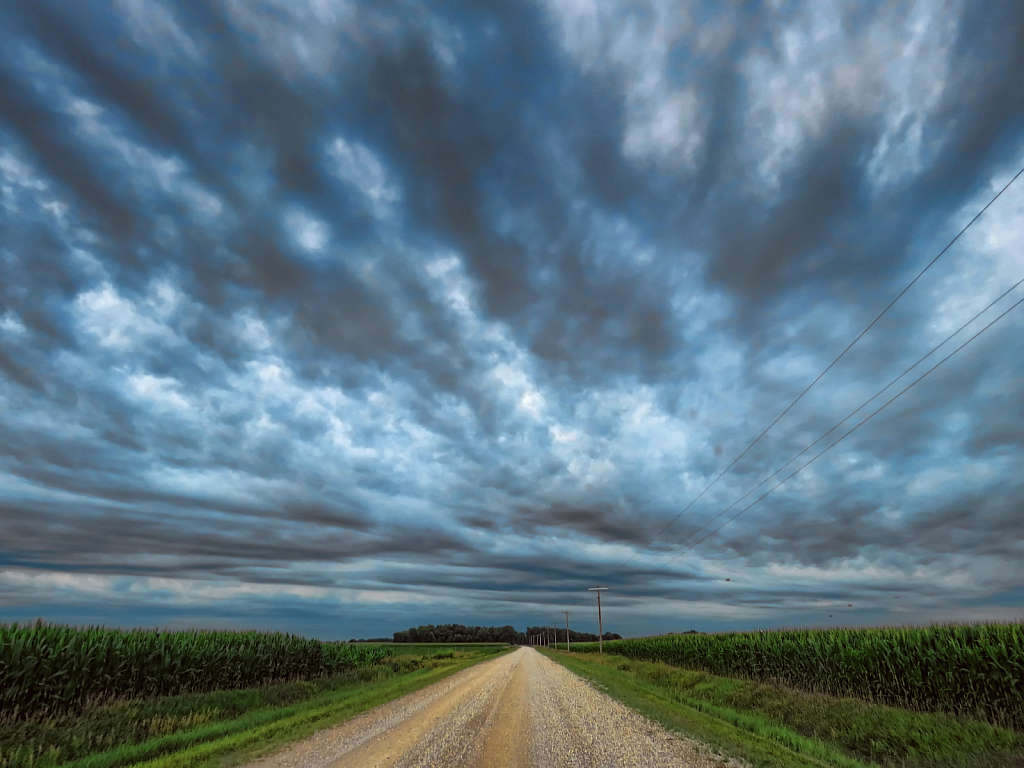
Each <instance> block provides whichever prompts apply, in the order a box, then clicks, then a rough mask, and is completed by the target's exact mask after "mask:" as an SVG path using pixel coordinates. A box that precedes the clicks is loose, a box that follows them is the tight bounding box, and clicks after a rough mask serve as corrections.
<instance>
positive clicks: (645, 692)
mask: <svg viewBox="0 0 1024 768" xmlns="http://www.w3.org/2000/svg"><path fill="white" fill-rule="evenodd" d="M540 651H541V653H542V654H543V655H544V656H546V657H548V658H550V659H552V660H553V661H556V662H558V663H559V664H561V665H562V666H564V667H565V668H567V669H568V670H570V671H571V672H574V673H575V674H577V675H579V676H580V677H582V678H583V679H584V680H587V681H588V682H589V683H590V684H592V685H594V686H595V687H596V688H597V689H598V690H600V691H602V692H603V693H606V694H607V695H609V696H611V697H612V698H613V699H617V700H618V701H620V702H622V703H623V704H625V705H626V706H628V707H631V708H632V709H634V710H636V711H637V712H639V713H640V714H642V715H644V716H645V717H647V718H649V719H650V720H652V721H654V722H656V723H658V724H659V725H661V726H662V727H663V728H666V729H667V730H669V731H672V732H675V733H678V734H680V735H682V736H685V737H687V738H690V739H695V740H697V741H701V742H704V743H705V744H707V745H709V746H710V747H711V748H713V749H714V750H716V751H719V752H721V753H722V754H724V755H727V756H730V757H734V758H738V759H740V760H742V761H744V762H746V763H748V764H750V765H752V766H754V767H755V768H822V766H835V767H836V768H866V765H865V764H864V763H861V762H859V761H857V760H853V759H851V758H849V757H846V756H845V755H843V754H841V753H840V752H838V751H837V750H835V749H833V748H832V747H830V746H829V745H827V744H824V743H823V742H819V741H816V740H813V739H807V738H805V737H802V736H799V735H798V734H796V733H793V732H786V729H783V728H773V729H772V730H771V732H770V733H755V732H752V731H751V730H748V729H746V728H743V727H741V726H740V725H737V724H736V723H735V721H734V722H729V721H728V720H727V719H724V718H723V717H716V716H715V715H713V714H710V713H708V712H702V711H699V710H697V709H695V708H693V707H691V706H688V705H687V704H685V703H683V702H680V701H677V700H675V699H674V697H672V695H671V694H670V693H669V692H668V691H666V690H664V689H661V688H658V687H656V686H654V685H651V684H649V683H646V682H644V681H642V680H638V679H637V678H636V677H634V676H632V675H630V674H629V673H628V672H624V671H621V670H619V669H617V668H615V667H613V666H608V665H606V664H601V663H600V662H597V661H592V660H590V659H587V658H582V657H580V656H577V655H575V654H571V655H570V654H566V653H563V652H551V651H548V650H544V649H540ZM720 714H725V713H720ZM739 717H741V716H739ZM786 742H788V744H787V743H786Z"/></svg>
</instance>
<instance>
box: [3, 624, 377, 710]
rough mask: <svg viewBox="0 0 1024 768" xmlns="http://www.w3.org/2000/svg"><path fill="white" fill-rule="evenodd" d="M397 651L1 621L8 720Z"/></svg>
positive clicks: (273, 677)
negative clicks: (23, 624) (11, 623)
mask: <svg viewBox="0 0 1024 768" xmlns="http://www.w3.org/2000/svg"><path fill="white" fill-rule="evenodd" d="M391 655H392V651H391V649H390V648H386V647H384V646H380V645H348V644H345V643H323V642H320V641H318V640H309V639H307V638H303V637H297V636H295V635H287V634H282V633H276V634H270V633H260V632H205V631H185V632H160V631H158V630H131V631H120V630H115V629H105V628H101V627H91V628H88V629H78V628H75V627H62V626H55V625H47V624H43V623H42V622H39V623H36V624H34V625H32V626H21V627H19V626H18V625H17V624H14V625H0V719H7V718H18V717H22V716H26V715H33V716H36V715H56V714H62V713H65V712H70V711H75V710H78V709H80V708H81V707H83V706H84V705H86V704H90V703H97V702H101V701H110V700H114V699H132V698H141V697H151V696H175V695H178V694H182V693H201V692H206V691H214V690H233V689H239V688H251V687H256V686H260V685H264V684H267V683H271V682H283V681H288V680H299V679H311V678H316V677H322V676H325V675H330V674H334V673H337V672H340V671H342V670H346V669H352V668H354V667H359V666H368V665H371V664H376V663H379V662H381V661H383V660H384V659H385V658H388V657H390V656H391Z"/></svg>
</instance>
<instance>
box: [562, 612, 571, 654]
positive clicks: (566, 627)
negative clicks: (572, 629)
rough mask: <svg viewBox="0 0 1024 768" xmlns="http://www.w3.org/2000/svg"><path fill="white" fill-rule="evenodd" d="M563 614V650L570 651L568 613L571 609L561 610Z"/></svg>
mask: <svg viewBox="0 0 1024 768" xmlns="http://www.w3.org/2000/svg"><path fill="white" fill-rule="evenodd" d="M562 613H564V614H565V650H566V651H571V650H572V648H571V647H570V645H569V614H570V613H572V611H562Z"/></svg>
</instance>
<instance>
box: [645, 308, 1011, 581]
mask: <svg viewBox="0 0 1024 768" xmlns="http://www.w3.org/2000/svg"><path fill="white" fill-rule="evenodd" d="M1021 304H1024V299H1019V300H1018V301H1017V302H1016V303H1015V304H1013V305H1011V306H1010V308H1009V309H1007V310H1006V311H1004V312H1003V313H1002V314H1001V315H999V316H998V317H996V318H995V319H994V320H992V322H990V323H989V324H988V325H986V326H985V327H984V328H982V329H981V330H980V331H978V332H977V333H976V334H974V335H973V336H971V338H969V339H968V340H967V341H965V342H964V343H963V344H961V345H960V346H959V347H957V348H956V349H954V350H953V351H952V352H950V353H949V354H948V355H946V356H945V357H944V358H942V359H941V360H940V361H939V362H937V363H936V364H935V365H933V366H932V367H931V368H929V369H928V370H927V371H925V372H924V373H922V374H921V375H920V376H918V377H917V378H916V379H914V380H913V381H912V382H910V384H908V385H907V386H906V387H904V388H903V389H902V390H900V391H899V392H898V393H897V394H896V395H894V396H893V397H892V398H891V399H889V400H888V401H887V402H886V403H885V404H883V405H882V406H881V407H880V408H878V409H877V410H875V411H873V412H872V413H871V414H869V415H868V416H867V417H866V418H865V419H863V420H862V421H861V422H859V423H858V424H857V425H856V426H855V427H854V428H853V429H851V430H850V431H849V432H847V433H846V434H844V435H843V436H842V437H840V438H839V439H838V440H836V441H835V442H833V443H832V444H831V445H829V446H828V447H827V448H825V449H823V450H822V451H821V452H819V453H818V454H816V455H815V456H814V457H813V458H812V459H811V460H810V461H808V462H807V463H805V464H803V465H802V466H800V467H799V468H798V469H797V470H796V471H794V472H793V473H792V474H791V475H789V477H787V478H786V479H785V480H782V481H781V482H779V483H778V484H777V485H775V486H774V487H772V488H771V489H770V490H769V491H768V492H767V493H765V494H763V495H762V496H760V497H758V498H757V499H755V500H754V501H752V502H751V503H750V504H748V505H747V506H746V507H744V508H743V509H741V510H740V511H739V512H737V513H736V514H735V515H733V516H732V517H730V518H729V519H728V520H726V521H725V522H724V523H722V524H721V525H720V526H718V527H717V528H715V530H713V531H710V532H709V533H708V534H707V535H706V536H704V537H703V538H701V539H700V540H699V541H696V542H694V543H693V544H691V545H690V546H689V547H687V548H686V549H684V550H683V551H682V552H680V553H679V554H677V555H676V556H675V557H673V558H672V559H671V560H669V561H667V562H666V563H664V564H663V565H661V566H660V567H658V568H655V571H660V570H662V569H663V568H665V567H666V566H668V565H669V564H671V563H673V562H675V561H676V560H678V559H679V558H680V557H682V556H683V555H685V554H686V553H687V552H689V551H690V550H692V549H693V548H694V547H696V546H698V545H700V544H701V543H702V542H704V541H706V540H707V539H708V538H710V537H711V536H713V535H714V534H716V533H718V532H719V531H720V530H722V529H723V528H724V527H725V526H727V525H728V524H729V523H731V522H732V521H733V520H735V519H736V518H738V517H739V516H740V515H742V514H743V513H744V512H746V511H747V510H748V509H750V508H751V507H753V506H754V505H755V504H757V503H758V502H760V501H761V500H762V499H764V498H766V497H767V496H770V495H771V494H772V493H773V492H774V491H775V490H776V489H777V488H779V487H780V486H781V485H783V484H784V483H785V482H786V481H788V480H789V479H790V478H792V477H793V476H795V475H797V474H798V473H799V472H801V471H802V470H804V469H805V468H807V467H808V466H810V465H811V464H813V463H814V462H815V461H817V460H818V458H820V457H821V456H822V455H823V454H825V453H827V452H828V451H830V450H831V449H832V448H833V447H835V446H836V445H837V444H838V443H840V442H842V441H843V440H845V439H846V438H847V437H849V436H850V435H852V434H853V433H854V432H856V431H857V430H858V429H860V427H862V426H863V425H864V424H866V423H867V422H868V421H870V420H871V419H872V418H873V417H874V416H876V415H877V414H878V413H880V412H881V411H882V410H884V409H885V408H886V407H887V406H888V405H890V404H891V403H892V402H893V401H894V400H896V399H897V398H899V397H900V396H901V395H903V394H904V393H905V392H906V391H907V390H908V389H910V388H911V387H913V386H914V385H915V384H917V383H918V382H919V381H921V379H923V378H924V377H925V376H927V375H928V374H930V373H931V372H932V371H934V370H935V369H936V368H938V367H939V366H940V365H942V364H943V363H944V362H946V361H947V360H949V358H951V357H952V356H953V355H955V354H956V353H957V352H959V351H960V350H961V349H963V348H964V347H966V346H967V345H968V344H970V343H971V342H972V341H974V340H975V339H976V338H978V337H979V336H980V335H981V334H983V333H984V332H985V331H987V330H988V329H989V328H991V327H992V326H993V325H995V324H996V323H997V322H999V321H1000V320H1002V319H1003V318H1004V317H1006V315H1008V314H1009V313H1010V312H1012V311H1013V310H1014V309H1016V308H1017V307H1018V306H1020V305H1021Z"/></svg>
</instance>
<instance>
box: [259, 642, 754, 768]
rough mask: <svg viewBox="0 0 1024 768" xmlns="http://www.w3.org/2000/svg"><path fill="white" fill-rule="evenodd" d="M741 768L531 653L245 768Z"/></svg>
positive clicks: (469, 673) (476, 669) (494, 662)
mask: <svg viewBox="0 0 1024 768" xmlns="http://www.w3.org/2000/svg"><path fill="white" fill-rule="evenodd" d="M371 766H373V767H374V768H384V767H385V766H387V767H388V768H418V767H419V766H423V767H424V768H425V767H426V766H431V768H448V767H449V766H451V767H452V768H455V767H458V768H463V767H465V768H498V767H499V766H500V767H501V768H533V767H534V766H537V768H541V766H543V768H556V767H557V768H632V767H633V766H636V767H637V768H641V767H642V768H662V767H663V766H673V767H676V766H686V767H687V768H739V766H740V764H739V763H736V762H732V761H727V760H723V759H721V758H719V757H717V756H716V755H714V754H713V753H712V752H711V751H710V750H709V749H708V748H706V747H704V746H703V745H701V744H699V743H698V742H695V741H690V740H688V739H681V738H679V737H677V736H674V735H672V734H670V733H668V732H667V731H665V730H664V729H663V728H661V727H660V726H658V725H655V724H654V723H652V722H650V721H649V720H647V719H645V718H644V717H642V716H641V715H639V714H637V713H636V712H634V711H633V710H631V709H629V708H628V707H625V706H623V705H622V704H620V703H618V702H617V701H615V700H614V699H611V698H609V697H608V696H606V695H605V694H603V693H601V692H599V691H597V690H596V689H594V688H593V687H592V686H591V685H589V684H588V683H587V682H585V681H584V680H582V679H581V678H579V677H577V676H576V675H574V674H573V673H572V672H570V671H568V670H567V669H565V668H564V667H562V666H561V665H559V664H556V663H555V662H553V661H551V660H549V659H547V658H545V657H544V656H542V655H541V654H539V653H537V651H535V650H533V649H532V648H520V649H519V650H517V651H513V652H512V653H510V654H506V655H505V656H501V657H498V658H496V659H491V660H490V661H485V662H483V663H481V664H477V665H476V666H473V667H470V668H469V669H466V670H463V671H462V672H459V673H457V674H455V675H452V676H451V677H449V678H446V679H444V680H442V681H440V682H438V683H435V684H433V685H431V686H429V687H427V688H424V689H423V690H420V691H417V692H415V693H411V694H409V695H408V696H404V697H403V698H401V699H397V700H395V701H393V702H390V703H389V704H385V705H383V706H381V707H378V708H377V709H374V710H371V711H369V712H365V713H363V714H362V715H359V716H358V717H356V718H353V719H352V720H349V721H348V722H346V723H343V724H342V725H339V726H337V727H335V728H331V729H328V730H324V731H321V732H320V733H318V734H316V735H314V736H313V737H311V738H309V739H306V740H305V741H302V742H298V743H296V744H294V745H292V746H290V747H287V748H285V749H284V750H282V751H281V752H277V753H275V754H273V755H269V756H268V757H265V758H262V759H260V760H258V761H257V762H254V763H251V764H250V765H249V767H248V768H370V767H371Z"/></svg>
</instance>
